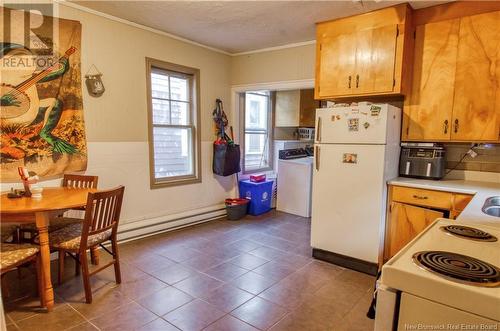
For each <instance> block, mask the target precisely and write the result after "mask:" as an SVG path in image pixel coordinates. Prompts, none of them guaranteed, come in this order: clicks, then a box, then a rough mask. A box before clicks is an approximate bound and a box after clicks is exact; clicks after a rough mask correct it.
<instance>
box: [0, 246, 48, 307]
mask: <svg viewBox="0 0 500 331" xmlns="http://www.w3.org/2000/svg"><path fill="white" fill-rule="evenodd" d="M39 251H40V248H39V247H38V246H36V245H31V244H7V243H1V244H0V275H1V282H2V292H3V293H4V295H6V296H8V290H7V287H6V286H5V283H4V281H3V276H4V275H5V274H6V273H7V272H9V271H12V270H15V269H17V270H19V267H20V266H22V265H25V264H27V263H30V262H31V263H33V262H34V263H35V264H36V275H37V285H38V293H39V295H40V304H41V306H42V307H43V306H44V297H43V291H42V288H43V282H42V269H41V261H40V255H39V254H38V253H39Z"/></svg>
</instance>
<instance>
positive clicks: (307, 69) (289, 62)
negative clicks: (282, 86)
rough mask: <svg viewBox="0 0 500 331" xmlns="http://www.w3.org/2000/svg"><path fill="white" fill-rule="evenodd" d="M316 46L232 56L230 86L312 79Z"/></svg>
mask: <svg viewBox="0 0 500 331" xmlns="http://www.w3.org/2000/svg"><path fill="white" fill-rule="evenodd" d="M315 47H316V45H315V44H311V45H304V46H297V47H293V48H285V49H280V50H274V51H268V52H261V53H254V54H248V55H238V56H234V57H233V59H232V62H231V84H232V85H245V84H254V83H269V82H279V81H291V80H302V79H313V78H314V63H315V54H316V49H315Z"/></svg>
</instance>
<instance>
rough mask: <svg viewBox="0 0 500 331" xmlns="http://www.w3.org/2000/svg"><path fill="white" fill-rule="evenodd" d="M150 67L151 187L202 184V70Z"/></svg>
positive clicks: (165, 65) (150, 61)
mask: <svg viewBox="0 0 500 331" xmlns="http://www.w3.org/2000/svg"><path fill="white" fill-rule="evenodd" d="M146 64H147V84H148V86H147V87H148V99H149V103H148V105H149V107H148V108H149V111H148V116H149V151H150V171H151V174H150V176H151V187H152V188H155V187H162V186H171V185H181V184H190V183H195V182H200V181H201V177H200V157H199V150H200V134H199V132H197V130H198V128H199V118H200V116H199V108H198V107H199V102H198V96H199V70H198V69H193V68H188V67H184V66H180V65H176V64H171V63H166V62H162V61H158V60H153V59H149V58H147V59H146Z"/></svg>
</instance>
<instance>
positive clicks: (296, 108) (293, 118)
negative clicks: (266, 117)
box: [274, 89, 320, 128]
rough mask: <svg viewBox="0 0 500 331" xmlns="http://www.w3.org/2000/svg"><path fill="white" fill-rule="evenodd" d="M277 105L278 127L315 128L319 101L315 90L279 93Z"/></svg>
mask: <svg viewBox="0 0 500 331" xmlns="http://www.w3.org/2000/svg"><path fill="white" fill-rule="evenodd" d="M275 100H276V104H275V116H274V118H275V123H274V125H275V126H276V127H299V126H300V127H311V128H312V127H314V121H315V117H316V116H315V115H316V109H317V108H319V106H320V104H319V101H316V100H314V90H313V89H308V90H291V91H277V92H276V99H275Z"/></svg>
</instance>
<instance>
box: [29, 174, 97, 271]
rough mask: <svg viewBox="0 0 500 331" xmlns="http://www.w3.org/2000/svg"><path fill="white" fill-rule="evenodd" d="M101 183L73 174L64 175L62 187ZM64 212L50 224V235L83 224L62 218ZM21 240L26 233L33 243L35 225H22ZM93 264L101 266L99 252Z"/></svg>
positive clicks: (88, 185) (79, 186)
mask: <svg viewBox="0 0 500 331" xmlns="http://www.w3.org/2000/svg"><path fill="white" fill-rule="evenodd" d="M98 181H99V177H98V176H89V175H73V174H64V176H63V181H62V186H63V187H73V188H97V183H98ZM74 210H79V211H82V210H85V208H75V209H74ZM63 213H64V211H62V212H61V211H58V212H57V214H54V215H53V216H52V217H51V219H50V222H49V233H51V232H54V231H57V230H59V229H62V228H63V227H65V226H67V225H71V224H74V223H79V222H82V220H81V219H79V218H69V217H62V216H63ZM20 232H21V238H25V235H24V234H25V233H29V234H30V238H31V239H32V242H33V240H34V239H36V236H37V233H38V230H37V228H36V225H35V223H30V224H25V225H21V230H20ZM91 254H92V255H91V256H92V263H93V264H99V252H98V251H97V250H93V251H92V253H91Z"/></svg>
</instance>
